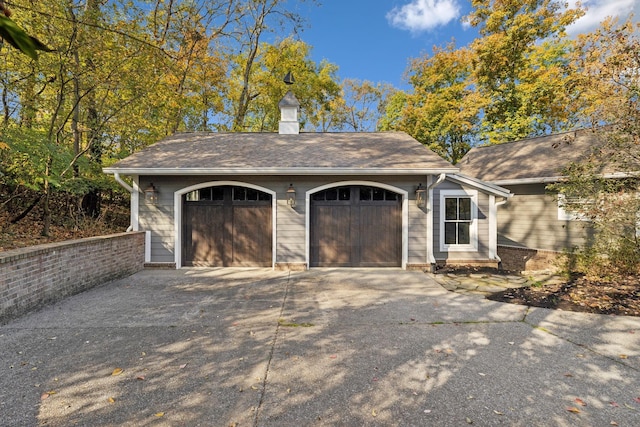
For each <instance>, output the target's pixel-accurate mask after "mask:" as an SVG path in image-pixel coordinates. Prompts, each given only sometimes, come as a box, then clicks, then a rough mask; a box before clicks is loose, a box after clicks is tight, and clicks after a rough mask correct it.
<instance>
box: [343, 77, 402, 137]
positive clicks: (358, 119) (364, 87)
mask: <svg viewBox="0 0 640 427" xmlns="http://www.w3.org/2000/svg"><path fill="white" fill-rule="evenodd" d="M341 86H342V97H341V98H340V102H339V103H336V105H335V107H334V108H333V120H332V122H333V123H332V128H336V129H340V130H342V129H347V130H349V131H352V132H373V131H376V130H378V129H379V128H380V126H381V119H382V116H383V114H384V113H385V110H386V104H387V102H388V100H389V99H390V98H391V97H392V96H393V94H394V93H395V91H396V89H395V88H394V87H393V86H392V85H390V84H388V83H372V82H370V81H367V80H364V81H361V80H357V79H344V80H343V81H342V85H341Z"/></svg>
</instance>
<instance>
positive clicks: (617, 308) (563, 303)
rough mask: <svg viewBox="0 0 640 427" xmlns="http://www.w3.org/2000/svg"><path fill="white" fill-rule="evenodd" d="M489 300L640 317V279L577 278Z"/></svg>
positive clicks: (532, 287)
mask: <svg viewBox="0 0 640 427" xmlns="http://www.w3.org/2000/svg"><path fill="white" fill-rule="evenodd" d="M487 298H488V299H490V300H492V301H501V302H507V303H512V304H522V305H528V306H530V307H543V308H553V309H559V310H566V311H579V312H586V313H597V314H614V315H621V316H638V317H640V276H628V277H625V278H622V279H619V280H617V281H616V282H607V281H601V280H595V279H588V278H586V277H584V276H576V277H572V278H571V279H570V280H567V281H566V282H564V283H558V284H545V285H540V286H529V287H525V288H519V289H511V290H507V291H503V292H498V293H495V294H492V295H490V296H489V297H487Z"/></svg>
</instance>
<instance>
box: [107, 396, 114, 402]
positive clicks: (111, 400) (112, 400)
mask: <svg viewBox="0 0 640 427" xmlns="http://www.w3.org/2000/svg"><path fill="white" fill-rule="evenodd" d="M107 402H109V403H116V400H115V399H114V398H113V397H110V398H108V399H107Z"/></svg>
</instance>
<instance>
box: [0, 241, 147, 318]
mask: <svg viewBox="0 0 640 427" xmlns="http://www.w3.org/2000/svg"><path fill="white" fill-rule="evenodd" d="M144 237H145V235H144V233H137V232H136V233H119V234H113V235H109V236H100V237H89V238H86V239H78V240H70V241H66V242H60V243H49V244H45V245H38V246H32V247H29V248H22V249H15V250H11V251H5V252H0V324H3V323H6V322H8V321H9V320H11V319H14V318H16V317H18V316H21V315H23V314H25V313H27V312H29V311H32V310H35V309H37V308H39V307H42V306H43V305H46V304H50V303H52V302H55V301H59V300H61V299H63V298H65V297H67V296H70V295H74V294H77V293H79V292H82V291H84V290H87V289H90V288H92V287H94V286H97V285H100V284H102V283H106V282H109V281H111V280H115V279H120V278H122V277H126V276H129V275H131V274H133V273H135V272H137V271H140V270H142V269H143V268H144V242H145V239H144Z"/></svg>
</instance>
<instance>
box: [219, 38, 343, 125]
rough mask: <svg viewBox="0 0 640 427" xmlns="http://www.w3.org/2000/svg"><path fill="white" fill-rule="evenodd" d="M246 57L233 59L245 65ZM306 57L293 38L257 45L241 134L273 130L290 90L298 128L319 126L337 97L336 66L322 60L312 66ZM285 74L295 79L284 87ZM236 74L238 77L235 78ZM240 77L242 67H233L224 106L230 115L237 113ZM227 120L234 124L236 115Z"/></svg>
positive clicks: (302, 46)
mask: <svg viewBox="0 0 640 427" xmlns="http://www.w3.org/2000/svg"><path fill="white" fill-rule="evenodd" d="M248 54H250V53H246V54H241V55H238V56H236V57H235V58H234V61H235V63H237V64H244V63H246V58H245V56H246V55H248ZM310 54H311V48H310V46H309V45H307V44H306V43H304V42H302V41H298V40H294V39H293V38H286V39H284V40H282V41H279V42H276V43H274V44H267V43H263V44H261V45H260V48H259V49H258V51H257V52H256V56H255V58H254V61H253V66H252V71H251V74H250V76H249V81H250V86H251V88H252V92H251V96H250V98H251V99H250V102H249V103H248V104H247V105H246V111H245V113H244V119H243V129H244V130H245V131H253V132H263V131H266V132H270V131H275V130H277V129H278V122H279V120H280V110H279V107H278V102H279V101H280V100H281V99H282V98H283V97H284V95H285V93H286V92H287V90H291V91H293V93H294V94H295V95H296V97H297V98H298V100H299V101H300V104H301V105H300V110H301V114H300V121H301V125H302V127H305V126H308V127H311V128H315V127H316V126H318V125H319V123H320V121H321V112H322V111H324V110H326V109H327V108H329V105H330V104H331V102H332V100H334V99H335V98H336V97H338V96H339V92H340V87H339V85H338V83H337V82H336V75H335V73H336V70H337V67H336V66H335V65H333V64H331V63H328V62H326V61H323V62H321V63H320V64H316V63H315V62H314V61H313V60H312V59H311V58H310ZM289 71H291V72H292V73H293V75H294V78H295V84H294V85H292V86H287V85H285V84H284V83H283V81H282V80H283V78H284V76H285V75H286V74H287V72H289ZM239 73H242V74H240V75H238V74H239ZM243 76H244V74H243V68H242V67H235V68H234V70H233V72H232V79H231V80H230V82H229V91H230V96H229V98H228V99H229V100H230V101H233V104H231V105H229V107H228V111H230V112H237V111H238V109H239V107H238V105H237V104H236V102H235V100H237V99H238V96H237V94H238V93H239V92H242V91H243V90H244V87H245V85H244V77H243ZM234 77H235V78H234ZM229 117H233V123H234V124H237V122H236V120H237V117H238V116H237V114H233V115H229ZM231 126H234V125H233V124H232V125H231Z"/></svg>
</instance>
